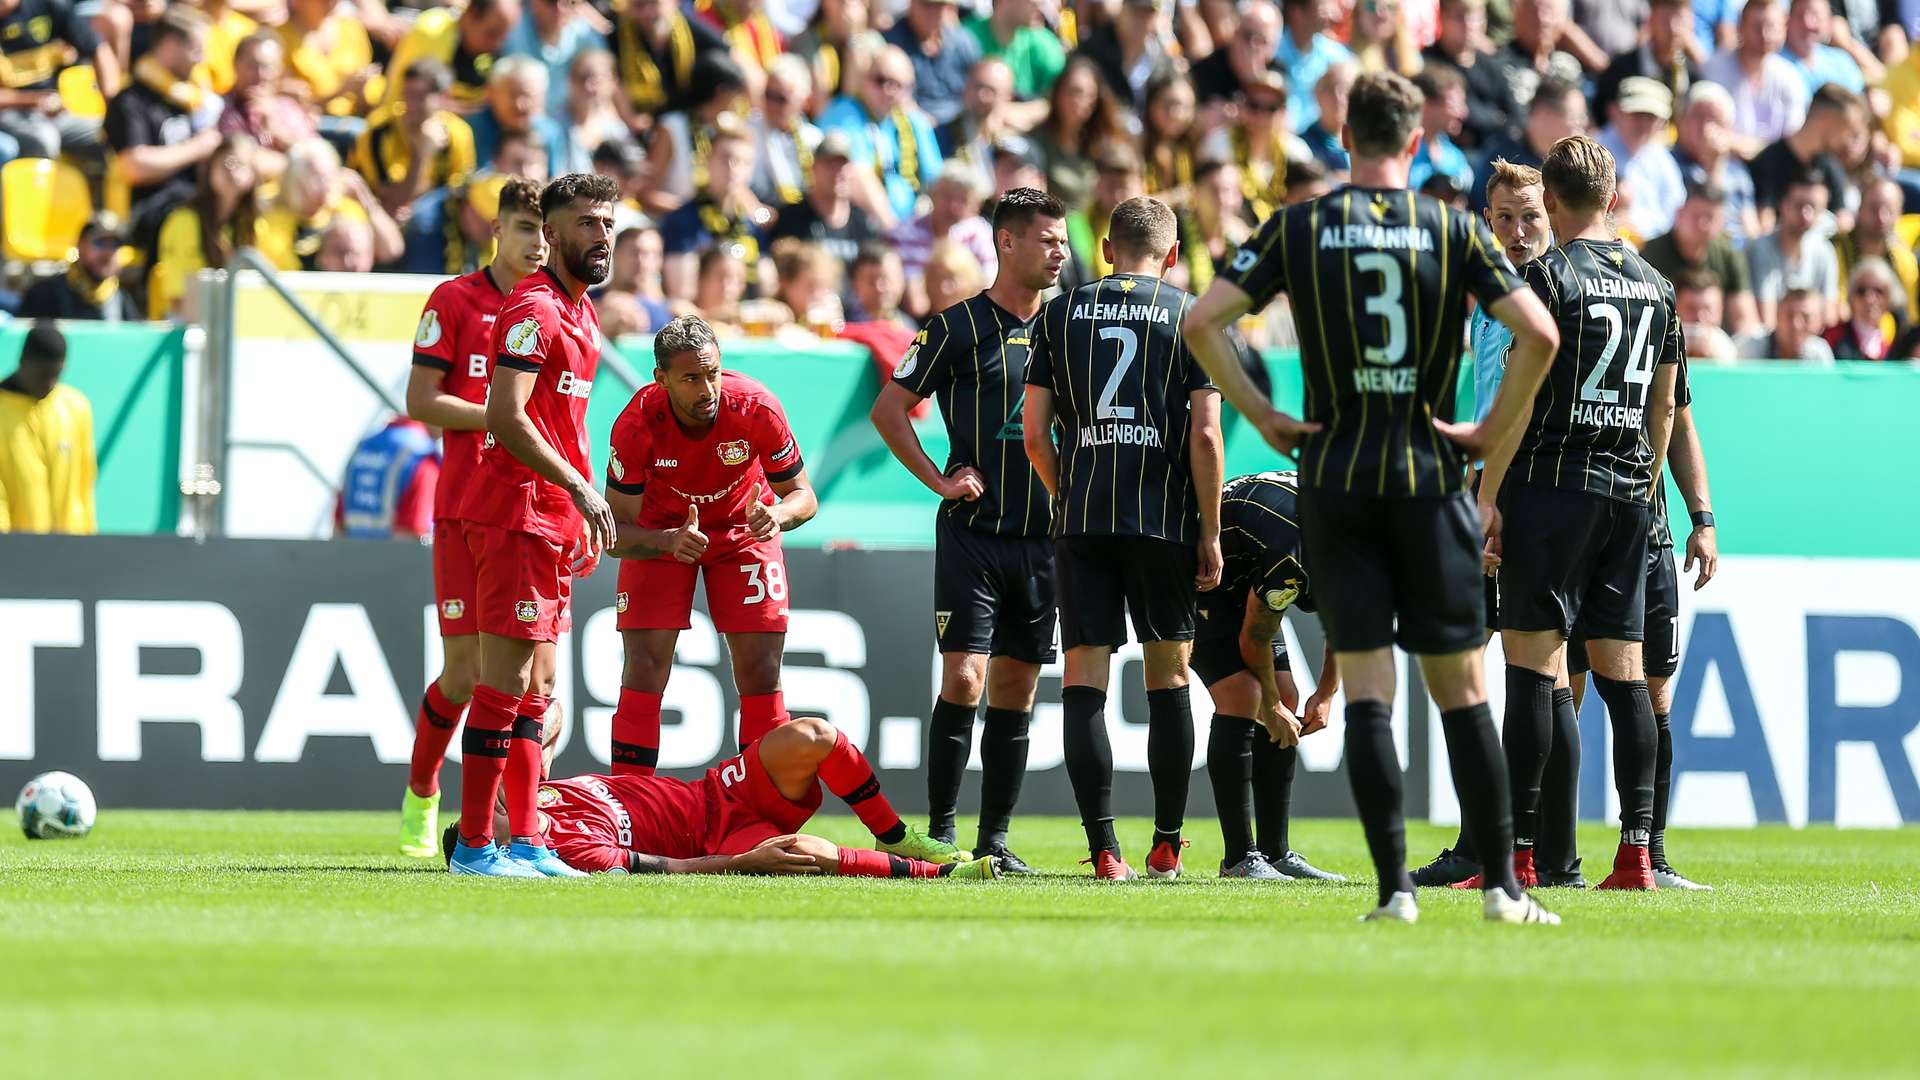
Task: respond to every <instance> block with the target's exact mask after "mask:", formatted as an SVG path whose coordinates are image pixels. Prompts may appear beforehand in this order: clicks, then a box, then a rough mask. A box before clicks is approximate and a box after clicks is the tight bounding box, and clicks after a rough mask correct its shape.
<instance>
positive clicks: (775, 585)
mask: <svg viewBox="0 0 1920 1080" xmlns="http://www.w3.org/2000/svg"><path fill="white" fill-rule="evenodd" d="M740 572H741V573H743V574H745V575H747V587H748V588H750V589H752V590H753V591H752V592H750V593H748V594H747V595H746V597H745V599H743V600H741V601H740V602H741V603H743V604H757V603H759V602H761V601H762V600H765V599H767V598H768V597H772V598H773V599H774V601H775V602H778V601H781V600H785V599H786V598H787V570H786V567H784V566H782V565H781V564H779V563H777V562H770V563H757V562H756V563H747V564H746V565H745V566H742V567H741V568H740Z"/></svg>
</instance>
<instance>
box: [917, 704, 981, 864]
mask: <svg viewBox="0 0 1920 1080" xmlns="http://www.w3.org/2000/svg"><path fill="white" fill-rule="evenodd" d="M973 710H974V706H972V705H956V704H955V703H953V702H951V701H948V700H947V699H946V698H935V699H934V702H933V718H932V720H931V721H929V723H928V724H927V835H928V836H931V837H933V838H934V839H936V840H945V841H947V842H948V843H952V842H953V813H954V807H955V806H956V805H957V804H958V803H959V801H960V777H961V776H963V775H965V773H966V771H967V756H968V755H969V754H971V753H973ZM984 752H985V751H984V749H983V750H982V753H984Z"/></svg>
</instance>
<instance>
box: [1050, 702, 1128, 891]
mask: <svg viewBox="0 0 1920 1080" xmlns="http://www.w3.org/2000/svg"><path fill="white" fill-rule="evenodd" d="M1106 707H1107V692H1106V691H1105V690H1096V689H1094V688H1093V687H1091V686H1068V687H1063V688H1062V689H1061V691H1060V713H1061V716H1060V727H1061V737H1062V741H1063V743H1064V744H1065V749H1066V752H1067V779H1068V780H1069V781H1071V782H1072V784H1073V801H1074V803H1075V804H1076V805H1077V806H1079V807H1080V825H1081V827H1082V828H1084V829H1086V831H1087V851H1088V853H1089V854H1092V853H1096V852H1100V851H1116V852H1117V851H1119V850H1120V842H1119V841H1118V840H1116V839H1114V836H1113V747H1112V746H1110V745H1108V743H1107V718H1106Z"/></svg>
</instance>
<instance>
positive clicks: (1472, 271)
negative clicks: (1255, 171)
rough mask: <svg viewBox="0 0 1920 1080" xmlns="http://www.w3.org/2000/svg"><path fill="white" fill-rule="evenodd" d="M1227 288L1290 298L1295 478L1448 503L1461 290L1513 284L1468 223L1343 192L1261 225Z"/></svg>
mask: <svg viewBox="0 0 1920 1080" xmlns="http://www.w3.org/2000/svg"><path fill="white" fill-rule="evenodd" d="M1222 276H1223V278H1224V280H1226V281H1229V282H1232V283H1233V284H1234V285H1236V286H1238V287H1239V288H1240V289H1242V290H1243V291H1245V292H1246V293H1247V295H1248V296H1250V297H1252V298H1253V302H1254V309H1255V310H1259V309H1261V308H1264V307H1265V306H1266V305H1267V304H1268V303H1269V302H1270V301H1272V299H1273V298H1274V296H1275V295H1277V294H1279V293H1282V292H1284V293H1286V294H1287V295H1288V297H1289V298H1290V299H1291V300H1292V304H1293V321H1294V326H1295V328H1296V330H1297V331H1298V333H1299V336H1300V366H1301V369H1302V372H1303V373H1304V374H1305V376H1306V408H1305V410H1304V411H1305V413H1306V418H1307V419H1308V420H1312V421H1315V422H1318V423H1320V424H1323V425H1325V429H1324V430H1322V431H1321V432H1319V433H1317V434H1314V435H1309V436H1307V438H1306V440H1305V442H1304V443H1303V444H1302V446H1301V455H1300V480H1301V483H1302V484H1305V485H1307V486H1310V487H1315V488H1322V489H1330V490H1335V491H1346V492H1352V493H1355V494H1362V495H1395V496H1434V495H1447V494H1451V493H1453V492H1456V491H1459V490H1461V489H1462V488H1464V487H1465V486H1466V460H1467V459H1466V455H1465V454H1463V453H1461V452H1460V450H1459V449H1457V448H1456V447H1455V446H1454V445H1453V444H1452V443H1451V442H1448V441H1447V440H1446V439H1445V438H1443V437H1441V435H1440V433H1439V432H1437V431H1435V430H1434V428H1433V420H1434V419H1435V418H1436V417H1438V418H1440V419H1443V420H1451V419H1453V415H1454V411H1453V402H1454V382H1455V376H1456V375H1457V373H1458V371H1459V365H1460V361H1461V357H1462V355H1463V352H1464V348H1465V344H1464V338H1463V337H1462V336H1461V329H1462V326H1463V324H1464V322H1465V320H1466V317H1467V295H1468V294H1469V293H1471V294H1472V295H1473V296H1474V297H1476V298H1478V299H1479V301H1480V303H1481V304H1483V305H1484V304H1491V303H1493V302H1494V301H1496V300H1499V299H1500V298H1501V297H1503V296H1506V295H1507V294H1508V293H1511V292H1513V291H1515V290H1516V289H1518V288H1520V277H1519V275H1518V274H1516V273H1515V272H1514V270H1513V264H1511V263H1510V262H1508V261H1507V256H1506V253H1505V252H1503V251H1502V250H1501V249H1500V247H1499V245H1498V244H1496V243H1495V242H1494V240H1493V237H1492V236H1491V235H1490V234H1489V233H1488V232H1487V227H1486V224H1485V223H1484V222H1482V221H1481V220H1480V219H1479V218H1478V217H1476V216H1474V215H1472V214H1466V213H1461V212H1459V211H1455V210H1452V209H1450V208H1448V207H1447V206H1446V205H1445V204H1443V203H1440V202H1438V201H1436V200H1434V199H1430V198H1427V197H1426V196H1424V195H1416V194H1414V193H1413V192H1410V191H1398V190H1376V189H1372V188H1356V187H1348V188H1342V189H1340V190H1338V191H1335V192H1333V193H1331V194H1328V195H1325V196H1322V197H1321V198H1318V199H1313V200H1311V201H1309V202H1305V203H1300V204H1297V205H1294V206H1289V207H1287V208H1285V209H1283V210H1281V211H1280V212H1279V213H1276V214H1274V215H1273V216H1272V217H1270V218H1268V219H1267V220H1266V222H1265V223H1264V224H1262V225H1261V226H1260V230H1259V231H1258V232H1256V233H1255V234H1254V235H1253V237H1252V238H1251V239H1249V240H1248V241H1247V242H1246V243H1245V244H1244V245H1242V246H1241V248H1240V250H1239V251H1238V252H1237V253H1236V254H1235V255H1234V257H1233V260H1232V262H1231V263H1230V264H1229V266H1228V268H1227V271H1226V273H1225V274H1224V275H1222Z"/></svg>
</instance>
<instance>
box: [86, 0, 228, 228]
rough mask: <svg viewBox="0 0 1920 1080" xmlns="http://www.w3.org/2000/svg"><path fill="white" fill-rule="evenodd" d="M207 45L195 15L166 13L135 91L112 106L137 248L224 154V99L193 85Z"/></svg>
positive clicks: (108, 126)
mask: <svg viewBox="0 0 1920 1080" xmlns="http://www.w3.org/2000/svg"><path fill="white" fill-rule="evenodd" d="M205 40H206V20H205V19H203V18H201V16H200V15H199V13H198V12H195V11H193V10H192V9H190V8H174V9H172V10H170V11H168V12H167V14H166V17H165V18H163V19H161V20H160V22H159V24H158V25H156V26H155V27H154V32H153V43H152V45H151V46H149V47H148V49H147V54H146V55H145V56H142V57H141V58H140V59H139V61H138V62H137V63H135V64H134V66H133V81H132V83H130V84H129V85H128V86H127V87H126V88H125V89H123V90H121V91H120V92H119V93H118V94H116V95H114V98H113V100H112V101H111V102H109V103H108V105H107V117H106V122H105V125H104V126H105V130H106V135H107V143H108V144H109V145H110V146H112V147H113V149H114V153H115V156H116V159H117V161H118V163H119V166H120V174H121V176H122V177H124V178H125V179H126V181H127V184H128V185H129V186H130V187H131V188H132V191H131V196H132V202H131V206H130V212H131V214H132V217H133V223H132V228H133V238H134V244H135V246H136V247H140V248H143V249H146V248H150V247H151V246H152V242H153V238H154V236H155V235H156V234H157V233H158V232H159V229H160V223H161V221H162V220H163V219H164V218H165V217H166V215H167V212H168V211H169V210H172V209H173V208H174V207H175V206H178V205H179V204H180V203H181V202H183V201H184V200H185V199H186V198H187V197H188V196H189V195H190V194H192V192H193V170H194V166H196V165H198V164H200V163H201V162H202V161H205V160H206V159H207V157H208V156H209V155H211V154H212V153H213V152H214V150H215V149H217V148H218V147H219V146H220V138H221V136H220V131H219V128H218V127H217V125H218V123H219V121H220V112H221V109H222V103H221V100H220V97H219V96H218V95H216V94H214V93H213V92H212V91H210V90H207V89H205V88H203V87H201V86H199V85H198V84H196V83H194V82H193V81H192V79H193V69H194V66H195V65H197V64H198V63H199V62H200V57H201V52H202V49H203V46H204V42H205Z"/></svg>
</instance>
